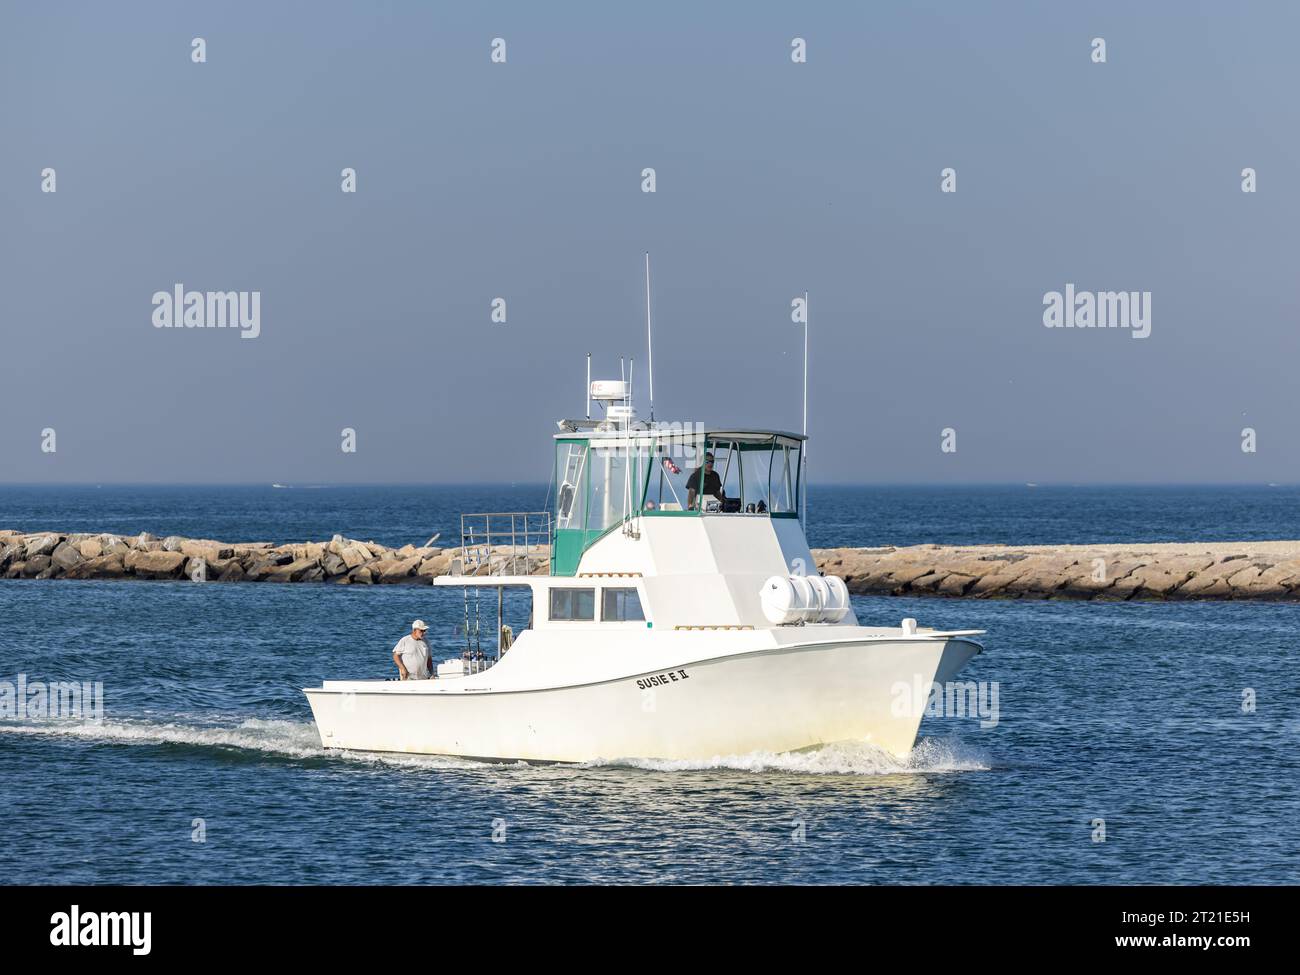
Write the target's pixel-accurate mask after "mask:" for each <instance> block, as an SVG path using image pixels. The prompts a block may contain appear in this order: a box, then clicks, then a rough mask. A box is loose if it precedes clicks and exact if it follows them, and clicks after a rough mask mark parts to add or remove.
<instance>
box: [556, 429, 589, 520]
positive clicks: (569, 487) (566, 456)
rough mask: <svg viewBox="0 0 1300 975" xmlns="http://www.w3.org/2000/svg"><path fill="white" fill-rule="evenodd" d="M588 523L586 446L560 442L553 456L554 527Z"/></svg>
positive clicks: (578, 443)
mask: <svg viewBox="0 0 1300 975" xmlns="http://www.w3.org/2000/svg"><path fill="white" fill-rule="evenodd" d="M586 523H587V444H586V443H585V442H583V441H577V440H562V441H560V443H559V445H558V446H557V448H556V454H555V527H556V528H582V527H583V526H584V525H586Z"/></svg>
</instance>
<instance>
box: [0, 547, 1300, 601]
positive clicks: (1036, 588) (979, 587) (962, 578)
mask: <svg viewBox="0 0 1300 975" xmlns="http://www.w3.org/2000/svg"><path fill="white" fill-rule="evenodd" d="M475 555H476V556H477V558H478V560H479V565H480V566H481V568H480V572H482V573H486V572H488V571H490V572H492V573H493V574H501V573H509V574H513V575H545V574H546V573H547V572H548V571H549V560H550V551H549V548H548V547H547V546H545V545H534V546H532V547H530V548H529V549H528V550H527V551H526V552H522V553H521V552H520V551H518V550H513V549H507V548H502V549H493V550H490V551H487V552H483V551H479V552H476V553H475ZM813 555H814V557H815V558H816V560H817V567H818V570H819V571H820V572H822V573H824V574H826V575H837V576H840V577H841V578H843V579H844V581H845V583H846V584H847V586H848V588H849V591H850V592H853V593H857V594H860V595H882V596H935V597H965V598H974V599H1097V600H1128V599H1138V600H1142V599H1155V600H1176V599H1238V600H1240V599H1246V600H1250V599H1257V600H1300V541H1263V542H1154V543H1146V542H1143V543H1128V544H1113V545H1107V544H1101V545H1020V546H1007V545H958V546H953V545H909V546H892V545H886V546H878V547H874V548H826V549H815V550H814V551H813ZM461 570H462V554H461V552H460V550H459V549H457V548H452V549H447V548H438V547H433V546H425V545H414V544H408V545H402V546H399V547H397V548H390V547H389V546H387V545H384V544H382V543H380V542H376V541H374V540H365V541H362V540H360V539H352V538H346V537H344V536H342V535H335V536H333V537H332V538H331V539H330V540H329V541H324V542H312V541H308V542H297V543H289V544H283V545H277V544H274V543H272V542H223V541H217V540H214V539H205V538H182V537H180V536H178V535H169V536H167V537H165V538H162V539H159V538H158V537H156V536H155V535H152V534H150V533H149V532H140V533H139V534H137V535H116V534H111V533H80V534H77V533H73V534H69V533H65V532H57V531H34V532H22V531H17V530H14V529H0V578H3V579H150V580H165V579H175V580H186V581H190V582H218V583H233V582H273V583H308V582H325V583H332V584H335V585H344V586H355V585H361V586H366V585H431V584H432V583H433V580H434V579H435V578H437V577H438V576H442V575H447V574H449V573H452V572H459V571H461Z"/></svg>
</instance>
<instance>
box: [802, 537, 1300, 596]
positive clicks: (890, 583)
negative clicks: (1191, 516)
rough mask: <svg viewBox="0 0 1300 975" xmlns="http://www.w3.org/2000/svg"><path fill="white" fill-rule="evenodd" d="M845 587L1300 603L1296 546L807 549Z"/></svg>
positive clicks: (907, 592)
mask: <svg viewBox="0 0 1300 975" xmlns="http://www.w3.org/2000/svg"><path fill="white" fill-rule="evenodd" d="M814 554H815V555H816V557H817V564H818V567H819V568H820V569H821V571H822V572H823V573H828V574H833V575H838V576H840V577H842V578H843V579H844V581H845V583H846V584H847V585H848V587H849V591H850V592H855V593H871V594H877V595H893V596H965V597H967V598H982V599H997V598H1003V599H1112V600H1126V599H1156V600H1175V599H1263V600H1296V599H1300V542H1293V541H1268V542H1187V543H1138V544H1124V545H1029V546H1002V545H970V546H943V545H913V546H908V547H906V548H892V547H885V548H835V549H819V550H818V551H817V552H815V553H814Z"/></svg>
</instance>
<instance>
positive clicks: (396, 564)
mask: <svg viewBox="0 0 1300 975" xmlns="http://www.w3.org/2000/svg"><path fill="white" fill-rule="evenodd" d="M419 564H420V557H419V556H418V555H412V556H411V557H410V558H409V559H384V560H382V561H380V562H378V563H377V564H376V565H375V571H376V572H377V573H378V574H379V581H380V582H401V581H402V580H403V579H405V578H406V577H407V576H409V575H411V574H412V573H413V572H414V571H415V570H416V567H417V566H419Z"/></svg>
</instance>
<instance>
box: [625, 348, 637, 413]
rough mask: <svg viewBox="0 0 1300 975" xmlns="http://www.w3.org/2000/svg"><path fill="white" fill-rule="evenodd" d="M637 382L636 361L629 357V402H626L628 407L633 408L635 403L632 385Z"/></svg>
mask: <svg viewBox="0 0 1300 975" xmlns="http://www.w3.org/2000/svg"><path fill="white" fill-rule="evenodd" d="M635 381H636V359H633V358H630V357H629V358H628V360H627V400H626V401H625V402H626V404H627V405H628V406H631V405H632V403H633V402H634V398H633V396H632V383H633V382H635Z"/></svg>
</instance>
